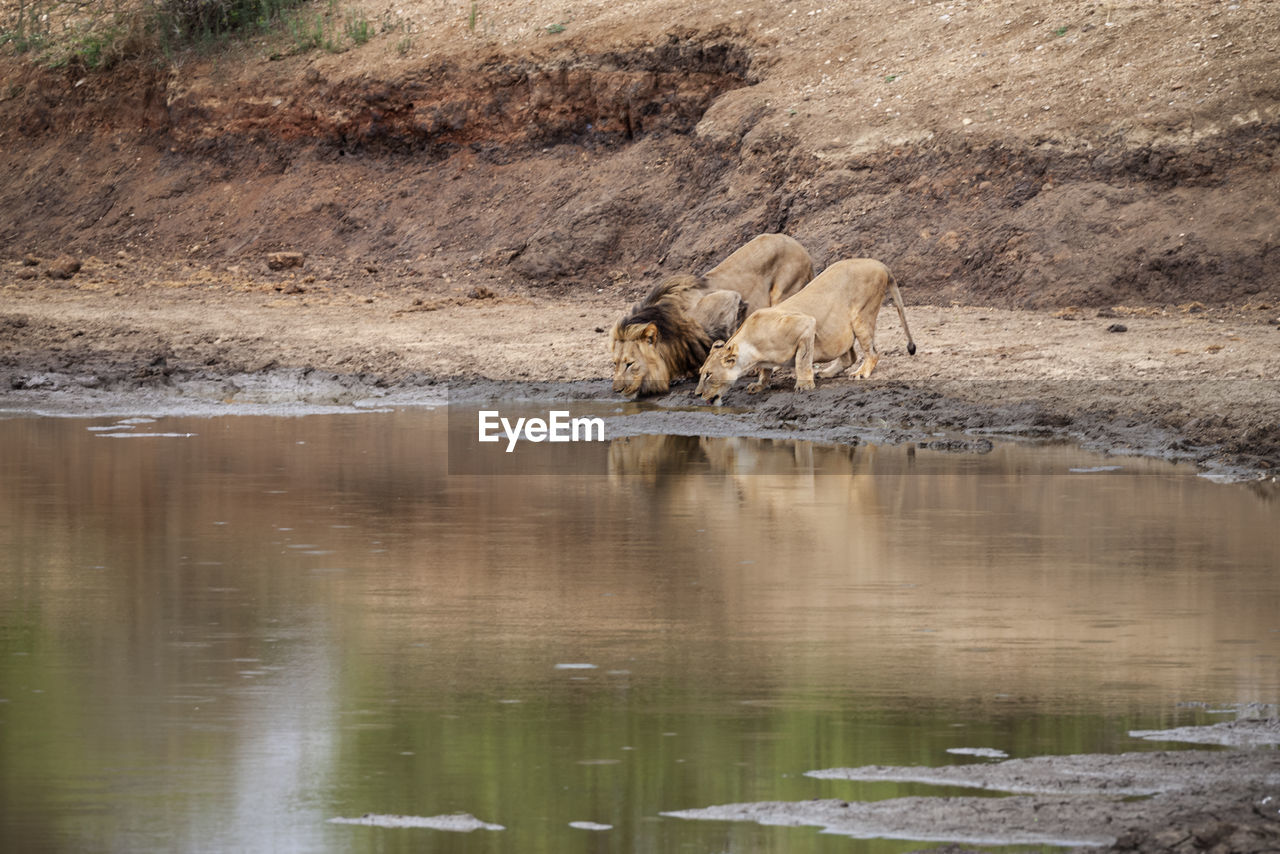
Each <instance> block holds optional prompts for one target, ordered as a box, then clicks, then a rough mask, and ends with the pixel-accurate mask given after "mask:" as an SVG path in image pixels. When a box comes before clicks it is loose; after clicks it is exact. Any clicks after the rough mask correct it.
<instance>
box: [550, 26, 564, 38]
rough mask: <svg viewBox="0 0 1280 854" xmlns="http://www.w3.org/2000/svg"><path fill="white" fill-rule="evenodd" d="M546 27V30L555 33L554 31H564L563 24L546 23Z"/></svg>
mask: <svg viewBox="0 0 1280 854" xmlns="http://www.w3.org/2000/svg"><path fill="white" fill-rule="evenodd" d="M546 29H547V32H549V33H551V34H552V35H555V34H556V33H563V32H564V31H565V26H564V24H547V28H546Z"/></svg>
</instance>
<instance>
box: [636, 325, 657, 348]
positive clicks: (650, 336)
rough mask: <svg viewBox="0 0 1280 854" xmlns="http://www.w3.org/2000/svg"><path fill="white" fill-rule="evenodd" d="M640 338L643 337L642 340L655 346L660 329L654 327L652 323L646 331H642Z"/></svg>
mask: <svg viewBox="0 0 1280 854" xmlns="http://www.w3.org/2000/svg"><path fill="white" fill-rule="evenodd" d="M640 337H641V338H643V339H644V340H646V341H648V342H649V343H650V344H655V343H657V341H658V327H657V326H654V325H653V324H652V323H650V324H649V325H648V326H646V327H645V328H644V329H642V330H640Z"/></svg>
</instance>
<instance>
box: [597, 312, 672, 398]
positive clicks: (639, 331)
mask: <svg viewBox="0 0 1280 854" xmlns="http://www.w3.org/2000/svg"><path fill="white" fill-rule="evenodd" d="M656 336H657V330H656V329H655V328H654V326H653V324H648V325H647V326H643V327H639V328H633V327H628V328H625V329H622V330H618V329H616V328H615V330H614V334H613V336H612V337H611V339H610V341H609V351H610V354H611V355H612V356H613V390H614V391H615V392H618V393H619V394H622V395H625V396H626V397H635V396H637V395H638V394H640V393H641V392H646V393H647V392H653V391H665V390H666V389H665V388H663V387H661V385H662V384H661V381H660V380H661V377H662V376H663V375H664V372H663V371H662V370H661V356H660V355H659V354H658V352H657V348H656V347H655V346H654V343H655V340H656Z"/></svg>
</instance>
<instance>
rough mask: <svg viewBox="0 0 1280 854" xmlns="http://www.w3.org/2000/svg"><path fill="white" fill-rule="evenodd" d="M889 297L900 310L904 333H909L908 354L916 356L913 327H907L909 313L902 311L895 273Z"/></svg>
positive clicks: (891, 280)
mask: <svg viewBox="0 0 1280 854" xmlns="http://www.w3.org/2000/svg"><path fill="white" fill-rule="evenodd" d="M889 295H890V296H892V297H893V304H894V305H895V306H897V308H898V319H899V320H901V321H902V331H903V332H905V333H907V353H908V354H909V355H912V356H914V355H915V354H916V342H915V341H912V340H911V327H909V326H907V313H906V312H905V311H903V310H902V292H901V291H899V290H898V281H897V280H896V279H895V278H894V277H893V273H892V272H891V273H889Z"/></svg>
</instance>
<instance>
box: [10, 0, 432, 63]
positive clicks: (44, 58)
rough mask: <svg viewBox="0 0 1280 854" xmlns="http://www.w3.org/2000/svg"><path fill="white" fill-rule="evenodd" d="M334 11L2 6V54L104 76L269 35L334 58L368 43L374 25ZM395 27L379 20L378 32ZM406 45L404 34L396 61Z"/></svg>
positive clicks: (295, 49)
mask: <svg viewBox="0 0 1280 854" xmlns="http://www.w3.org/2000/svg"><path fill="white" fill-rule="evenodd" d="M339 4H340V0H328V3H327V4H325V6H322V9H323V11H318V12H317V11H315V10H314V7H312V9H310V10H309V9H308V8H307V6H308V5H309V4H308V0H10V2H9V3H7V4H5V5H3V6H0V49H4V50H8V51H11V52H14V53H32V54H34V55H35V61H37V62H40V63H42V64H45V65H48V66H51V67H65V66H79V67H82V68H85V69H105V68H109V67H110V66H112V65H114V64H115V63H116V62H119V61H121V60H125V59H135V58H144V59H145V58H148V57H149V58H151V59H153V60H156V61H161V60H163V59H164V58H165V57H170V58H171V57H172V56H173V54H175V53H177V52H180V51H184V50H189V49H210V48H216V47H217V46H219V45H223V44H226V43H227V42H229V41H230V40H233V39H236V38H243V37H246V36H258V35H262V34H266V33H271V32H274V33H277V34H279V35H280V36H281V37H283V38H284V39H286V40H287V41H288V42H291V43H292V45H291V48H290V49H289V51H288V52H289V53H302V52H306V51H309V50H327V51H332V52H339V51H342V50H345V49H346V48H347V47H349V46H351V45H353V44H354V45H363V44H365V43H366V42H368V41H369V40H370V39H372V38H373V36H374V34H375V32H376V24H375V22H373V21H370V20H369V18H368V17H366V16H365V15H364V14H363V13H361V12H351V13H348V14H345V15H344V14H343V13H342V11H341V9H340V5H339ZM400 26H401V24H400V22H398V21H396V20H394V18H393V17H391V16H390V13H389V12H388V13H386V14H384V16H383V19H382V31H383V32H387V31H389V30H392V29H395V28H398V27H400ZM407 38H408V36H407V30H406V36H405V39H402V42H404V43H405V47H404V48H402V49H401V52H402V53H404V52H407V50H408V46H409V42H408V41H407Z"/></svg>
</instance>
